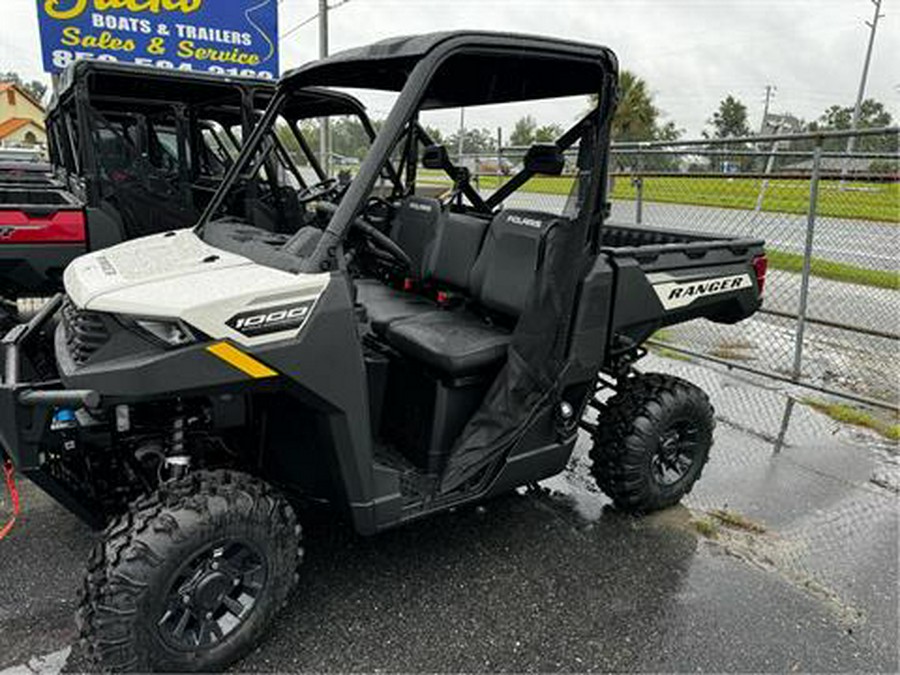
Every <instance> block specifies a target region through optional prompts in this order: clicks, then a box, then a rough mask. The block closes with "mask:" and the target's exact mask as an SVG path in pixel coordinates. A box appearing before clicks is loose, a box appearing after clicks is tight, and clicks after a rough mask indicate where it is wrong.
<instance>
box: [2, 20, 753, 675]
mask: <svg viewBox="0 0 900 675" xmlns="http://www.w3.org/2000/svg"><path fill="white" fill-rule="evenodd" d="M309 87H341V88H369V89H376V90H383V91H387V92H395V93H397V94H398V95H397V97H396V100H395V103H394V105H393V108H392V110H391V112H390V115H389V116H388V118H387V120H386V121H385V123H384V125H383V126H382V127H381V129H380V130H379V133H378V135H377V137H376V139H375V142H374V144H373V146H372V147H371V149H370V151H369V153H368V155H367V157H366V158H365V160H364V162H363V164H362V166H361V167H360V170H359V173H358V175H357V176H356V177H355V178H354V179H353V180H352V181H351V182H350V183H349V185H348V184H339V183H337V182H334V181H325V182H323V183H322V184H320V185H318V186H311V187H310V188H309V189H308V191H307V192H306V193H304V194H301V195H300V199H301V200H303V201H304V202H306V201H309V200H312V199H315V201H316V203H315V204H314V205H312V206H311V208H312V209H313V210H314V212H315V216H316V219H317V220H316V224H305V225H304V226H302V227H298V229H297V231H296V232H294V233H292V234H278V233H273V232H271V231H268V230H265V229H261V228H258V227H255V226H254V225H252V224H251V223H248V222H246V220H244V219H238V218H234V217H219V214H220V210H221V205H222V204H223V203H225V202H226V201H227V199H228V198H229V195H231V194H233V193H234V192H235V191H241V190H246V189H248V188H249V187H250V186H252V184H253V182H254V181H256V180H261V179H263V177H264V172H262V171H260V167H262V166H264V164H265V161H266V158H267V157H268V156H269V154H270V153H272V152H276V151H277V149H276V148H275V146H274V144H273V142H272V141H271V133H270V132H271V129H272V127H273V124H274V123H275V120H276V119H277V118H278V116H279V115H280V114H281V112H282V111H283V110H285V109H286V108H289V107H290V106H291V105H292V103H293V102H294V101H296V99H297V98H298V97H303V96H305V95H306V94H305V92H307V91H308V88H309ZM587 94H599V97H598V99H597V101H598V103H597V106H596V108H595V109H594V110H592V111H591V112H590V113H589V114H587V115H586V116H584V117H583V119H581V120H580V121H579V122H577V123H576V124H575V125H574V126H573V127H572V128H571V129H570V130H569V131H567V132H566V133H565V134H563V135H562V137H560V138H559V139H558V141H557V142H556V143H555V144H547V145H535V146H534V147H532V148H531V149H530V150H529V152H528V153H527V156H526V158H525V160H524V166H523V168H522V170H521V171H520V172H519V173H518V174H517V175H515V176H513V177H511V178H510V179H509V182H507V183H506V184H505V185H504V186H503V187H501V188H499V189H498V190H496V191H495V192H494V193H493V194H491V195H490V196H485V195H484V194H482V193H481V192H480V191H479V190H477V189H475V188H474V186H473V185H472V184H471V182H470V180H469V178H470V175H469V172H468V171H467V170H466V169H465V168H463V167H459V166H457V165H455V164H454V163H453V162H452V161H451V159H450V156H449V153H448V152H447V150H446V148H444V147H442V146H440V145H437V144H435V143H433V142H432V141H433V139H432V138H430V137H429V134H428V133H427V132H426V130H425V126H424V125H423V124H421V123H420V113H423V112H425V111H429V110H441V109H445V108H448V107H458V106H466V107H471V106H479V105H487V104H497V103H509V102H518V101H536V100H541V99H550V98H554V97H561V96H578V97H579V101H583V100H584V99H585V96H586V95H587ZM616 95H617V62H616V58H615V56H614V54H613V53H612V52H611V51H610V50H608V49H606V48H603V47H598V46H593V45H587V44H579V43H574V42H568V41H563V40H555V39H544V38H539V37H527V36H515V35H505V34H492V33H476V32H461V33H441V34H433V35H423V36H418V37H409V38H397V39H391V40H387V41H384V42H380V43H377V44H374V45H372V46H369V47H365V48H360V49H355V50H351V51H347V52H343V53H340V54H337V55H334V56H332V57H329V58H326V59H324V60H321V61H318V62H315V63H311V64H309V65H306V66H304V67H301V68H299V69H297V70H295V71H293V72H291V73H289V74H288V75H287V76H286V77H284V78H283V80H282V81H281V82H280V83H279V85H278V90H277V93H276V95H275V97H274V99H273V101H272V103H271V105H270V107H269V108H268V110H267V111H266V112H265V114H264V115H263V117H262V119H261V120H260V123H259V124H258V125H257V127H256V128H255V129H254V131H253V133H252V135H251V136H250V137H249V139H247V142H246V144H245V145H244V147H243V150H242V152H241V154H240V156H239V157H238V158H237V160H236V161H235V163H234V165H233V166H232V167H231V169H230V170H229V172H228V174H227V175H226V176H225V178H224V180H223V183H222V185H221V186H220V189H219V190H218V192H217V193H216V195H215V196H214V197H213V198H212V200H211V201H210V203H209V205H208V207H207V209H206V212H205V213H204V215H203V216H202V217H201V219H200V221H199V224H198V225H197V227H196V228H195V229H193V230H181V231H173V232H166V233H163V234H157V235H154V236H151V237H146V238H143V239H139V240H135V241H131V242H128V243H125V244H121V245H119V246H116V247H113V248H110V249H107V250H105V251H101V252H97V253H92V254H89V255H87V256H84V257H82V258H79V259H78V260H76V261H75V262H74V263H73V264H72V265H71V266H70V267H69V268H68V269H67V271H66V274H65V288H66V294H65V297H58V298H56V299H55V300H54V301H53V302H52V303H50V304H49V305H47V306H46V307H45V308H44V309H43V310H42V311H41V313H40V314H39V315H38V316H37V317H35V319H34V320H32V321H31V322H30V323H29V324H26V325H22V326H20V327H18V328H16V329H15V330H13V331H12V332H11V333H9V334H8V335H7V336H6V338H5V341H4V343H5V348H6V350H7V353H8V357H7V381H6V384H4V385H3V386H0V439H2V441H3V443H4V445H5V446H6V447H7V448H8V449H9V452H10V454H11V458H12V461H13V462H14V463H15V465H16V466H17V467H18V469H19V470H21V471H22V472H23V473H24V474H26V475H27V476H28V477H29V478H30V479H31V480H32V481H34V482H35V483H37V484H38V485H39V486H41V487H42V488H43V489H44V490H45V491H47V492H48V493H49V494H50V495H52V496H53V497H55V498H56V499H57V500H58V501H59V502H61V503H62V504H63V505H65V506H66V507H68V508H69V509H71V510H72V511H73V512H74V513H76V514H78V515H79V516H80V517H81V518H83V519H84V520H85V521H87V522H88V523H90V524H92V525H94V526H96V527H98V528H100V527H103V526H104V525H105V526H106V529H104V530H103V534H102V536H101V539H100V541H99V543H98V544H97V546H96V548H95V550H94V552H93V555H92V557H91V559H90V562H89V566H88V572H87V578H86V582H85V592H84V596H83V600H82V602H81V608H80V610H79V622H80V626H81V631H82V635H83V638H84V640H85V643H86V645H87V646H88V649H89V652H90V653H91V654H92V655H93V657H95V658H96V659H97V661H98V662H99V664H100V665H101V666H102V667H104V668H107V669H112V670H163V671H172V670H195V671H213V670H218V669H220V668H222V667H224V666H225V665H226V664H227V663H229V662H231V661H233V660H234V659H236V658H238V657H240V656H241V655H242V654H244V653H246V652H247V650H248V649H250V648H251V647H252V646H253V645H254V644H255V643H256V642H257V641H258V640H259V638H260V637H261V636H262V634H263V633H264V631H265V630H266V627H267V625H268V624H269V622H270V621H271V620H272V619H273V618H274V616H275V614H276V612H277V611H278V609H279V608H280V607H281V606H282V604H283V603H284V602H285V601H286V599H287V597H288V594H289V593H290V591H291V588H292V587H293V585H294V583H295V580H296V577H295V574H296V569H297V565H298V564H299V563H300V559H301V551H302V549H300V537H301V529H300V526H299V525H298V519H297V515H296V513H297V511H296V510H295V507H296V506H297V505H298V504H300V503H302V502H303V500H305V499H315V500H316V501H317V502H321V501H326V500H327V501H328V502H330V503H331V504H333V505H334V507H335V508H337V509H339V510H340V511H342V512H343V513H345V514H346V515H347V518H348V520H349V521H350V522H351V523H352V525H353V526H354V527H355V528H356V530H357V531H358V532H360V533H362V534H367V535H368V534H375V533H377V532H380V531H383V530H385V529H387V528H391V527H396V526H398V525H402V524H404V523H409V522H411V521H414V520H416V519H420V518H424V517H427V516H434V515H436V514H438V513H441V512H445V511H447V510H448V509H451V508H453V507H456V506H459V505H461V504H465V503H471V502H474V501H476V500H483V499H485V498H488V497H490V496H492V495H497V494H500V493H504V492H507V491H509V490H511V489H513V488H515V487H516V486H520V485H523V484H530V483H533V482H535V481H539V480H541V479H544V478H547V477H549V476H552V475H554V474H557V473H559V472H561V471H563V470H564V469H565V467H566V464H567V461H568V459H569V457H570V455H571V453H572V451H573V448H574V446H575V442H576V437H577V435H578V431H579V427H580V426H581V427H583V428H585V429H587V430H588V432H589V433H590V434H591V435H592V436H593V442H594V446H593V451H592V456H593V474H594V476H595V478H596V480H597V482H598V483H599V485H600V487H602V488H603V490H605V491H606V492H607V494H609V495H610V497H611V498H612V499H613V501H614V503H615V504H616V505H617V506H618V507H619V508H621V509H624V510H627V511H631V512H646V511H651V510H654V509H659V508H663V507H666V506H669V505H671V504H674V503H676V502H677V501H678V500H679V499H680V498H681V497H682V496H683V495H684V494H685V493H686V492H688V491H689V490H690V489H691V486H692V485H693V484H694V482H695V481H696V480H697V478H698V476H699V475H700V472H701V470H702V468H703V466H704V464H705V462H706V460H707V456H708V452H709V449H710V445H711V443H712V433H713V425H714V422H713V411H712V408H711V406H710V403H709V401H708V400H707V397H706V396H705V395H704V393H703V392H702V391H700V390H699V389H698V388H696V387H695V386H693V385H691V384H689V383H688V382H685V381H683V380H680V379H677V378H673V377H669V376H666V375H647V374H638V373H637V372H635V370H634V368H633V365H634V363H635V361H637V360H638V359H639V358H640V356H641V355H642V354H643V350H642V348H641V344H642V343H643V342H644V340H646V338H647V337H648V336H649V335H650V334H651V333H652V332H653V331H655V330H657V329H659V328H660V327H662V326H667V325H672V324H676V323H680V322H684V321H688V320H690V319H694V318H699V317H704V318H706V319H710V320H713V321H721V322H729V323H730V322H736V321H739V320H741V319H743V318H744V317H747V316H749V315H751V314H753V312H755V311H756V310H757V308H758V307H759V306H760V302H761V296H762V290H763V282H764V276H765V257H764V252H763V243H762V242H761V241H757V240H752V239H733V240H716V239H712V238H708V237H703V236H697V235H692V234H686V233H683V232H678V231H665V230H643V229H637V228H630V227H623V226H611V225H609V224H607V223H605V222H604V221H605V220H606V215H607V213H608V208H609V207H608V204H607V201H606V198H607V194H606V189H607V160H608V151H609V133H610V120H611V119H612V116H613V112H614V110H615V107H616ZM580 105H583V103H581V104H580ZM574 147H577V148H578V162H577V167H576V169H575V176H574V181H573V186H574V187H573V190H572V194H571V196H570V198H569V199H568V201H567V203H566V206H565V209H564V211H563V212H562V214H554V213H548V212H542V211H535V210H520V209H514V208H509V207H505V206H504V204H507V203H508V202H509V200H510V199H511V198H513V197H514V195H515V194H516V193H517V192H519V188H521V187H522V186H523V185H524V184H525V183H526V182H527V181H528V180H529V179H530V178H532V177H534V176H541V175H550V176H558V175H559V174H560V173H561V172H562V171H563V169H564V164H565V162H564V159H563V152H564V151H565V150H566V149H568V148H574ZM392 159H393V160H395V161H397V160H399V162H400V164H399V166H402V172H401V175H400V176H399V178H400V180H399V181H397V182H396V183H395V184H394V190H393V193H392V194H391V195H389V196H387V197H385V196H384V195H382V194H375V192H374V188H375V186H376V182H377V180H378V178H379V176H380V175H381V174H382V173H383V172H384V171H385V170H387V169H388V167H390V165H391V160H392ZM420 164H421V165H422V166H424V167H425V168H427V169H429V170H430V171H432V172H433V171H437V170H440V171H444V172H446V173H447V175H448V177H449V178H450V179H451V180H452V182H453V188H452V189H451V190H450V191H449V192H448V194H446V195H445V196H444V198H443V199H441V200H439V199H434V198H427V197H422V196H421V195H419V194H417V192H416V185H417V183H416V174H417V170H418V167H419V165H420ZM317 225H318V226H317ZM57 315H58V316H59V317H60V325H59V327H58V328H57V329H55V332H54V339H55V353H56V360H57V366H58V370H59V377H58V379H55V380H52V381H46V382H25V381H20V378H19V372H18V370H17V363H18V361H19V358H20V356H21V355H22V354H23V353H27V351H28V349H29V348H30V345H31V344H32V342H33V341H34V340H36V339H39V338H40V336H41V334H42V333H45V332H46V331H47V328H46V327H47V326H48V325H49V324H48V321H49V320H50V319H51V317H54V316H57ZM601 390H612V391H613V392H614V395H612V396H611V397H610V396H609V394H610V392H609V391H601ZM598 392H600V393H599V395H598ZM589 407H593V408H594V409H596V410H598V413H599V414H598V417H597V419H596V422H588V421H584V420H583V417H584V416H585V415H586V413H587V411H588V408H589Z"/></svg>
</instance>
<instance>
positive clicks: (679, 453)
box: [650, 422, 700, 487]
mask: <svg viewBox="0 0 900 675" xmlns="http://www.w3.org/2000/svg"><path fill="white" fill-rule="evenodd" d="M699 437H700V430H699V429H698V428H697V427H696V426H694V425H692V424H690V423H688V422H676V423H674V424H671V425H669V427H668V428H667V429H666V430H665V431H664V432H662V433H661V434H660V435H659V444H658V447H657V451H656V454H654V455H653V459H652V460H651V462H650V465H651V469H652V471H653V478H654V479H655V480H656V482H657V483H658V484H659V485H661V486H663V487H670V486H672V485H675V484H676V483H678V482H679V481H681V480H684V478H685V476H687V475H688V474H689V473H690V471H691V468H692V467H693V466H694V461H695V460H696V456H697V449H698V448H699V447H700V443H699Z"/></svg>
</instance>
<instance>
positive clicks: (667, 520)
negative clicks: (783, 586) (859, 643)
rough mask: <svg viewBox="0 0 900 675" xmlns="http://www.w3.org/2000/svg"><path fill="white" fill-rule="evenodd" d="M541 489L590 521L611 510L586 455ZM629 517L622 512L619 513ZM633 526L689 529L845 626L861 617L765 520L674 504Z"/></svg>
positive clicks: (797, 543)
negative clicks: (812, 600)
mask: <svg viewBox="0 0 900 675" xmlns="http://www.w3.org/2000/svg"><path fill="white" fill-rule="evenodd" d="M540 489H541V494H542V495H543V496H545V497H546V498H548V499H550V500H552V502H554V503H555V504H557V505H559V506H561V507H563V508H566V509H569V510H571V512H573V513H574V514H576V515H577V516H578V517H579V518H580V519H582V520H583V521H584V522H585V523H586V524H595V523H598V522H600V521H601V519H604V518H605V517H608V516H609V515H610V513H613V512H614V511H613V510H612V509H611V502H610V500H609V499H608V498H607V497H606V496H605V495H603V493H602V492H601V491H600V490H599V488H597V486H596V485H595V483H594V481H593V478H592V477H591V474H590V460H589V459H588V458H587V457H586V456H584V455H579V454H576V455H575V456H573V458H572V460H571V461H570V463H569V467H568V470H567V471H565V472H564V473H562V474H559V475H557V476H554V477H553V478H550V479H548V480H545V481H542V482H541V483H540ZM623 517H625V518H628V517H627V516H623ZM631 523H632V526H633V527H634V528H635V529H645V528H665V529H670V530H679V531H686V532H690V533H691V534H692V535H693V536H695V537H696V538H697V539H698V540H700V541H703V542H705V543H706V545H707V546H708V547H710V550H711V551H712V552H713V553H719V554H725V555H728V556H731V557H733V558H735V559H737V560H740V561H741V562H743V563H744V564H747V565H750V566H752V567H755V568H757V569H760V570H763V571H765V572H767V573H770V574H775V575H777V576H779V577H780V578H781V579H783V580H784V581H786V582H787V583H789V584H790V585H792V586H793V587H795V588H797V589H798V590H800V591H801V592H803V593H805V594H806V595H809V596H811V597H813V598H815V599H816V600H817V601H819V602H821V603H822V604H823V605H825V606H826V607H827V608H828V609H829V610H830V611H831V612H832V613H833V614H834V615H835V616H836V617H837V619H838V621H839V622H840V624H841V625H842V626H843V627H844V628H845V629H847V630H848V631H851V632H852V630H854V629H855V628H856V627H858V626H860V625H862V624H863V623H865V613H864V612H863V611H861V610H860V609H858V608H856V607H854V606H852V605H851V604H849V603H848V602H846V601H845V600H844V599H843V598H842V597H841V596H840V595H839V594H838V593H837V592H836V591H834V590H833V589H831V588H829V587H828V586H827V585H825V584H824V583H822V582H821V581H819V580H818V579H816V578H815V577H814V576H813V575H812V574H810V573H809V572H808V571H807V570H806V568H805V566H804V564H803V560H804V559H806V558H807V557H808V556H809V555H810V550H809V547H808V545H807V543H806V542H804V541H801V540H796V539H791V538H787V537H784V536H781V535H779V534H778V533H776V532H773V531H771V530H770V529H769V528H768V527H767V526H766V525H765V524H764V523H760V522H757V521H753V520H750V519H748V518H746V517H744V516H743V515H741V514H739V513H736V512H733V511H727V510H722V509H711V510H709V511H704V510H700V509H690V508H688V507H686V506H683V505H679V506H676V507H673V508H670V509H666V510H664V511H659V512H657V513H653V514H650V515H647V516H644V517H643V518H633V519H631Z"/></svg>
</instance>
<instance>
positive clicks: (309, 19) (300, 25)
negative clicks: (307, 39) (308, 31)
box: [278, 0, 350, 40]
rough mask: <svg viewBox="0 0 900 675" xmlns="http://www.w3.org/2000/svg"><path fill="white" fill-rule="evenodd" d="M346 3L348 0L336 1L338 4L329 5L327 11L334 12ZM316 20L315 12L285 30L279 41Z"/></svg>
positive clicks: (317, 15)
mask: <svg viewBox="0 0 900 675" xmlns="http://www.w3.org/2000/svg"><path fill="white" fill-rule="evenodd" d="M282 2H284V0H279V3H278V4H281V3H282ZM348 2H350V0H338V2H336V3H334V4H333V5H330V6H329V7H328V11H334V10H335V9H337V8H338V7H342V6H343V5H346V4H347V3H348ZM318 18H319V12H316V13H315V14H313V15H312V16H310V17H307V18H305V19H303V21H301V22H300V23H298V24H297V25H295V26H292V27H291V28H289V29H288V30H286V31H285V32H284V33H282V34H281V39H282V40H283V39H284V38H286V37H289V36H291V35H293V34H294V33H296V32H297V31H298V30H300V29H301V28H303V27H304V26H306V25H307V24H310V23H312V22H313V21H315V20H316V19H318Z"/></svg>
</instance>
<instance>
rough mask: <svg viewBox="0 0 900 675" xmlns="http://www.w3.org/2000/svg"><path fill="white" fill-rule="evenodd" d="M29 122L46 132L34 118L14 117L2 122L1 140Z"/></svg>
mask: <svg viewBox="0 0 900 675" xmlns="http://www.w3.org/2000/svg"><path fill="white" fill-rule="evenodd" d="M0 91H2V89H0ZM29 124H30V125H31V126H33V127H34V128H35V129H39V130H40V131H41V132H44V127H42V126H41V125H40V124H38V123H37V122H35V121H34V120H29V119H24V118H22V117H13V118H12V119H8V120H6V121H4V122H0V140H2V139H4V138H6V137H7V136H9V135H10V134H13V133H15V132H16V131H18V130H19V129H21V128H22V127H26V126H28V125H29Z"/></svg>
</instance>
